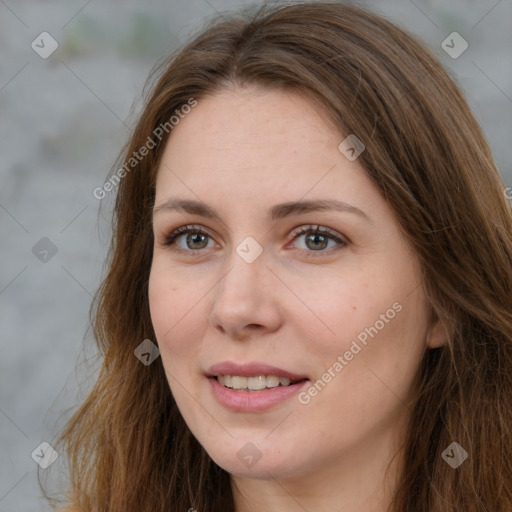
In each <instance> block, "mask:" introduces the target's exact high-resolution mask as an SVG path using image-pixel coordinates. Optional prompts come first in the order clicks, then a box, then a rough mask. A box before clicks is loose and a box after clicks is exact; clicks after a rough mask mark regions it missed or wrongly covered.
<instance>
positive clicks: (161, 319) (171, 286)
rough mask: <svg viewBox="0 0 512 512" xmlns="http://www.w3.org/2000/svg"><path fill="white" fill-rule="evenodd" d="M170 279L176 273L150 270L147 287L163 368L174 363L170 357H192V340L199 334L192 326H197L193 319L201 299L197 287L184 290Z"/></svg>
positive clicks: (157, 269)
mask: <svg viewBox="0 0 512 512" xmlns="http://www.w3.org/2000/svg"><path fill="white" fill-rule="evenodd" d="M170 276H176V273H175V272H174V273H173V272H171V271H160V269H159V268H158V267H152V270H151V274H150V277H149V286H148V297H149V309H150V315H151V322H152V325H153V329H154V331H155V335H156V338H157V343H158V346H159V349H160V352H161V354H162V359H163V362H164V364H165V365H166V363H167V362H168V361H173V360H174V359H173V358H169V356H170V355H171V354H172V355H173V356H186V355H187V354H193V353H194V350H195V348H196V343H194V340H200V339H201V338H200V335H199V334H197V333H196V334H194V330H195V329H198V327H195V326H199V324H198V323H196V322H194V318H196V317H197V315H198V314H200V308H201V304H200V301H201V297H202V296H203V295H204V292H201V290H198V287H194V286H190V285H189V286H185V285H183V284H180V283H178V282H177V280H176V277H174V278H171V277H170ZM178 340H179V342H177V341H178ZM166 366H167V365H166Z"/></svg>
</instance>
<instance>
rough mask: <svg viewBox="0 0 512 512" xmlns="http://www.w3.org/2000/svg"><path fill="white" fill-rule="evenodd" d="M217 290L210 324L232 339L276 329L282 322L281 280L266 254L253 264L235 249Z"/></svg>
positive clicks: (260, 334) (244, 337) (262, 254)
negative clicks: (269, 265)
mask: <svg viewBox="0 0 512 512" xmlns="http://www.w3.org/2000/svg"><path fill="white" fill-rule="evenodd" d="M227 266H228V270H227V271H224V272H223V277H222V278H221V279H220V281H219V283H218V285H217V287H216V289H215V292H214V294H215V295H214V302H213V306H212V311H211V315H210V324H211V325H212V327H213V328H214V329H216V330H217V331H220V332H221V333H222V334H224V335H227V336H229V337H231V338H233V339H237V340H242V339H246V338H247V337H250V336H253V335H255V334H256V335H258V336H262V335H263V334H265V333H269V332H274V331H275V330H277V329H278V328H279V325H280V324H281V322H282V315H281V311H282V308H281V307H280V304H279V298H278V297H279V293H278V292H279V288H281V287H282V283H281V282H280V281H279V279H278V278H277V277H276V276H275V275H274V273H273V271H272V269H271V268H269V267H268V262H267V259H266V258H265V253H264V252H263V253H261V254H260V255H259V256H258V258H256V259H255V260H254V261H252V262H251V263H249V262H247V261H245V260H244V259H243V258H242V257H241V256H240V255H239V254H238V253H237V252H236V250H235V249H233V251H232V254H231V257H230V258H229V262H228V265H227Z"/></svg>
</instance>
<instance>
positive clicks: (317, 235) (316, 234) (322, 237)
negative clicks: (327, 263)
mask: <svg viewBox="0 0 512 512" xmlns="http://www.w3.org/2000/svg"><path fill="white" fill-rule="evenodd" d="M311 239H314V240H315V242H314V243H315V244H316V242H317V241H318V239H323V242H325V237H324V236H323V235H319V234H318V233H314V234H313V235H310V238H309V240H311ZM324 247H325V243H324V244H322V247H321V248H322V249H323V248H324ZM316 248H318V245H317V246H316Z"/></svg>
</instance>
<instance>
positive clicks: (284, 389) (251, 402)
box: [208, 377, 309, 412]
mask: <svg viewBox="0 0 512 512" xmlns="http://www.w3.org/2000/svg"><path fill="white" fill-rule="evenodd" d="M208 380H209V381H210V385H211V387H212V391H213V395H214V396H215V398H216V399H217V401H218V402H219V403H220V404H221V405H223V406H224V407H227V408H228V409H232V410H233V411H237V412H260V411H266V410H267V409H270V408H271V407H273V406H275V405H277V404H279V403H282V402H284V401H285V400H288V399H289V398H291V397H292V396H294V395H296V394H297V393H299V392H300V390H301V389H302V388H304V387H305V386H307V384H308V382H309V381H308V380H304V381H301V382H297V384H291V385H290V386H277V387H275V388H268V389H265V390H262V391H234V390H232V389H230V388H227V387H225V386H223V385H222V384H220V382H219V381H218V380H217V379H216V378H215V377H208Z"/></svg>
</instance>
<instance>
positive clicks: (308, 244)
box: [60, 3, 512, 512]
mask: <svg viewBox="0 0 512 512" xmlns="http://www.w3.org/2000/svg"><path fill="white" fill-rule="evenodd" d="M116 175H117V177H118V180H117V181H118V182H119V185H118V186H119V191H118V195H117V201H116V207H115V219H114V237H113V242H112V248H111V258H110V261H109V270H108V275H107V276H106V279H105V280H104V282H103V284H102V286H101V288H100V290H99V292H98V298H99V300H98V303H97V312H96V317H95V335H96V339H97V342H98V346H99V348H100V351H101V354H102V356H103V357H104V361H103V366H102V368H101V372H100V374H99V377H98V380H97V382H96V385H95V386H94V388H93V390H92V391H91V393H90V395H89V396H88V397H87V399H86V400H85V401H84V403H83V404H82V405H81V407H80V409H79V410H78V411H77V412H76V413H75V414H74V416H73V417H72V418H71V419H70V420H69V422H68V424H67V426H66V429H65V430H64V432H63V433H62V436H61V439H60V441H61V442H62V445H63V450H65V451H67V454H68V456H69V460H70V463H71V487H70V491H69V499H70V502H71V503H72V507H73V510H77V511H80V512H82V511H90V510H95V511H109V512H121V511H123V512H126V511H128V510H137V511H139V512H142V511H155V510H162V511H164V510H165V511H169V510H189V511H192V510H197V511H226V510H235V511H236V512H245V511H249V510H268V511H274V510H287V511H295V510H310V511H313V510H343V511H345V512H351V511H356V510H366V511H375V512H377V511H378V512H384V511H394V512H395V511H396V512H406V511H407V512H411V511H421V512H427V511H429V512H433V511H436V512H437V511H443V512H445V511H455V510H458V511H460V510H464V511H467V512H469V511H490V510H492V511H493V512H499V511H508V510H511V509H512V462H511V461H512V437H511V430H510V426H511V424H512V357H511V356H512V315H511V311H512V270H511V268H512V267H511V262H512V216H511V210H510V205H509V204H508V202H507V201H506V198H505V197H504V194H503V188H504V186H503V183H502V181H501V179H500V176H499V174H498V172H497V170H496V167H495V163H494V162H493V159H492V156H491V152H490V150H489V147H488V145H487V143H486V141H485V138H484V136H483V134H482V131H481V129H480V127H479V126H478V125H477V123H476V121H475V119H474V117H473V115H472V114H471V112H470V110H469V108H468V105H467V103H466V101H465V100H464V98H463V96H462V95H461V93H460V91H459V90H458V89H457V87H456V86H455V85H454V83H453V82H452V80H451V79H450V78H449V77H448V75H447V73H446V72H445V71H444V70H443V68H442V66H441V65H440V63H439V62H438V60H437V59H436V58H435V57H434V56H433V55H432V54H431V53H430V52H429V51H428V50H426V49H425V48H424V47H423V46H422V45H420V44H419V43H418V42H416V40H415V39H413V38H412V37H411V36H410V35H408V34H407V33H405V32H404V31H403V30H401V29H399V28H397V27H395V26H394V25H392V24H391V23H389V22H387V21H386V20H384V19H382V18H380V17H379V16H377V15H375V14H372V13H370V12H367V11H365V10H362V9H358V8H354V7H347V6H344V5H341V4H339V3H304V4H297V5H293V4H292V5H288V6H282V7H273V8H264V9H261V10H260V12H258V13H256V14H255V15H254V16H245V15H235V16H233V17H231V18H229V19H226V18H222V19H220V20H217V21H215V23H213V24H212V25H211V26H209V27H208V28H207V29H206V30H204V31H203V32H202V33H201V34H200V35H199V36H198V37H197V38H196V39H195V40H194V41H192V42H191V43H190V44H188V45H187V46H186V47H184V48H183V49H182V50H181V51H180V52H179V53H178V54H177V55H175V56H174V57H173V58H172V59H171V60H170V61H169V62H168V63H166V65H165V67H164V68H163V69H162V70H161V75H160V78H159V80H158V81H157V83H156V84H155V85H154V86H153V89H152V92H151V94H150V96H149V98H148V99H147V102H146V105H145V108H144V110H143V112H142V114H141V116H140V119H139V122H138V124H137V126H136V128H135V131H134V133H133V135H132V137H131V140H130V142H129V144H128V146H127V148H125V151H124V152H123V161H122V166H119V167H118V170H117V171H116Z"/></svg>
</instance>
